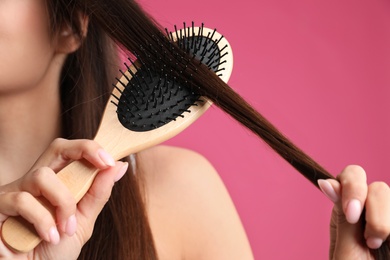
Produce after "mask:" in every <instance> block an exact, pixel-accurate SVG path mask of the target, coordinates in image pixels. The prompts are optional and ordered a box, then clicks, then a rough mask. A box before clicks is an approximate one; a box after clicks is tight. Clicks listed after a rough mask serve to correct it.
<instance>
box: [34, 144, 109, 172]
mask: <svg viewBox="0 0 390 260" xmlns="http://www.w3.org/2000/svg"><path fill="white" fill-rule="evenodd" d="M83 158H84V159H86V160H87V161H89V162H90V163H92V164H93V165H94V166H95V167H96V168H98V169H105V168H107V167H109V166H113V165H115V160H114V159H113V158H112V157H111V156H110V155H109V154H108V153H107V152H106V151H104V150H103V149H102V148H101V147H100V145H99V144H98V143H96V142H95V141H92V140H66V139H62V138H58V139H55V140H54V141H53V142H52V143H51V144H50V146H49V147H48V149H47V150H46V151H45V152H44V153H43V154H42V155H41V156H40V157H39V159H38V160H37V162H36V163H35V164H34V166H33V168H32V169H33V170H34V169H37V168H40V167H43V166H48V167H50V168H51V169H53V170H54V171H58V170H60V169H62V168H63V167H64V166H66V164H68V163H69V162H70V161H74V160H80V159H83Z"/></svg>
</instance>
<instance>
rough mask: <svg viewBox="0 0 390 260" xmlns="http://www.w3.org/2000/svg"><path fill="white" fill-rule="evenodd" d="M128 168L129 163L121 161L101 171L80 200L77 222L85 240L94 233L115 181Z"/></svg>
mask: <svg viewBox="0 0 390 260" xmlns="http://www.w3.org/2000/svg"><path fill="white" fill-rule="evenodd" d="M127 168H128V163H124V162H120V161H119V162H116V164H115V166H113V167H110V168H108V169H105V170H102V171H101V172H99V174H97V175H96V178H95V180H94V182H93V184H92V186H91V187H90V189H89V190H88V192H87V193H86V194H85V195H84V197H83V198H82V199H81V200H80V202H79V204H78V206H77V209H78V214H77V222H78V226H79V227H80V228H81V229H82V231H83V233H84V236H85V237H84V239H85V241H84V242H86V240H87V239H88V238H89V235H90V234H92V230H93V226H94V224H95V221H96V219H97V217H98V215H99V214H100V212H101V211H102V209H103V207H104V205H105V204H106V203H107V201H108V200H109V198H110V196H111V191H112V188H113V186H114V184H115V182H116V181H118V180H119V179H120V178H121V177H122V176H123V175H124V174H125V173H126V172H127Z"/></svg>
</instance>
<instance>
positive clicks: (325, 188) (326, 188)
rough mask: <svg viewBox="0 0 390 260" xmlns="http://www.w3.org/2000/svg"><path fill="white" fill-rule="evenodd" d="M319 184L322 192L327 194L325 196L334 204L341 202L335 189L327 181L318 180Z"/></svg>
mask: <svg viewBox="0 0 390 260" xmlns="http://www.w3.org/2000/svg"><path fill="white" fill-rule="evenodd" d="M317 183H318V186H319V187H320V189H321V191H322V192H323V193H324V194H325V196H326V197H328V198H329V199H330V200H331V201H333V203H336V202H337V201H339V199H340V198H339V196H338V195H337V193H336V191H335V190H334V189H333V186H332V185H331V184H330V183H329V182H328V181H327V180H318V181H317Z"/></svg>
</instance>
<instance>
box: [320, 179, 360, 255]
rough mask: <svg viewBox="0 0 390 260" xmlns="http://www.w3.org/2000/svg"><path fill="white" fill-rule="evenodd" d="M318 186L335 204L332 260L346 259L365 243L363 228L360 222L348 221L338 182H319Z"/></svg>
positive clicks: (332, 224) (332, 226) (331, 224)
mask: <svg viewBox="0 0 390 260" xmlns="http://www.w3.org/2000/svg"><path fill="white" fill-rule="evenodd" d="M318 185H319V187H320V189H321V190H322V192H323V193H324V194H325V195H326V196H327V197H328V198H329V199H330V200H331V201H332V202H333V203H334V207H333V211H332V217H331V223H330V231H331V232H330V236H331V237H330V239H331V241H330V242H331V247H330V256H331V258H330V259H340V258H341V259H346V258H347V257H348V258H349V257H351V255H350V254H351V252H354V251H355V250H356V247H357V246H360V245H361V244H362V243H364V241H363V226H362V224H361V223H360V220H358V221H357V222H355V221H353V222H354V224H351V223H350V222H351V221H350V218H348V219H347V217H346V215H345V213H344V210H343V205H342V200H341V186H340V183H339V182H338V181H336V180H332V179H329V180H319V181H318Z"/></svg>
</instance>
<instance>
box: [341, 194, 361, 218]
mask: <svg viewBox="0 0 390 260" xmlns="http://www.w3.org/2000/svg"><path fill="white" fill-rule="evenodd" d="M361 213H362V205H361V203H360V201H358V200H357V199H352V200H350V201H349V202H348V205H347V209H346V211H345V218H346V219H347V221H348V222H349V223H351V224H355V223H357V222H358V221H359V218H360V214H361Z"/></svg>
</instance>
